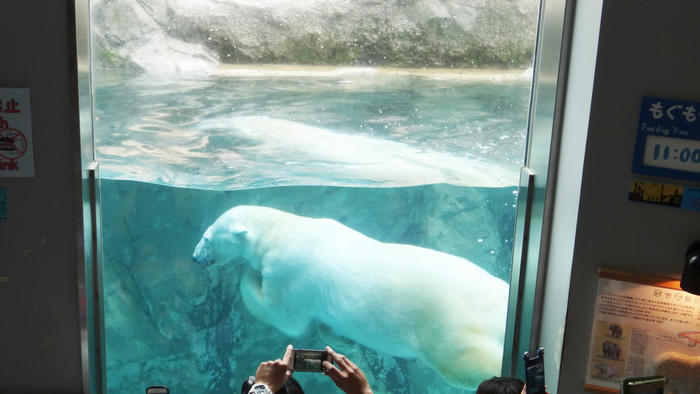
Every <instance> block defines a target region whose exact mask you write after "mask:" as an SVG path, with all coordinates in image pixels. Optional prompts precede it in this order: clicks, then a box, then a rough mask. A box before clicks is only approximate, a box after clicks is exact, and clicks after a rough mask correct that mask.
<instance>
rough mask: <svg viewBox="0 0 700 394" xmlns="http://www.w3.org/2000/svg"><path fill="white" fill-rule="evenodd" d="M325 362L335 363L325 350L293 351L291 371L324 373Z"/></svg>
mask: <svg viewBox="0 0 700 394" xmlns="http://www.w3.org/2000/svg"><path fill="white" fill-rule="evenodd" d="M324 360H326V361H328V362H331V363H332V362H333V361H332V359H331V355H330V354H328V352H326V351H325V350H308V349H292V365H291V367H290V369H291V370H292V371H294V372H323V371H324V368H323V361H324Z"/></svg>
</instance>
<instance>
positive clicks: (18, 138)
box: [0, 88, 34, 178]
mask: <svg viewBox="0 0 700 394" xmlns="http://www.w3.org/2000/svg"><path fill="white" fill-rule="evenodd" d="M33 176H34V149H33V146H32V114H31V102H30V99H29V89H27V88H0V178H9V177H33Z"/></svg>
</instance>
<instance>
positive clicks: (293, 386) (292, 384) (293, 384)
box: [280, 376, 304, 394]
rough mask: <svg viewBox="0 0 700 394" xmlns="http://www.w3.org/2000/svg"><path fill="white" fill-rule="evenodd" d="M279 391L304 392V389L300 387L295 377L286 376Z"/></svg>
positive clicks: (291, 393) (287, 393)
mask: <svg viewBox="0 0 700 394" xmlns="http://www.w3.org/2000/svg"><path fill="white" fill-rule="evenodd" d="M285 390H286V391H285ZM280 392H282V393H286V394H304V390H302V389H301V385H300V384H299V382H297V381H296V379H294V378H293V377H291V376H290V377H289V378H287V381H286V382H284V387H282V390H280Z"/></svg>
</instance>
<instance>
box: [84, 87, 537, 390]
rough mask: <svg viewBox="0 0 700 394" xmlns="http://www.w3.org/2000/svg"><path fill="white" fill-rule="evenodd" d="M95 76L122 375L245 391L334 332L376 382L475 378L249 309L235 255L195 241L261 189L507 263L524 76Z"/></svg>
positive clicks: (139, 385)
mask: <svg viewBox="0 0 700 394" xmlns="http://www.w3.org/2000/svg"><path fill="white" fill-rule="evenodd" d="M95 85H96V86H98V88H97V89H96V91H95V105H96V108H95V116H96V121H95V125H96V140H97V144H96V145H97V151H98V158H99V160H100V163H101V174H102V177H103V180H102V209H103V228H104V234H103V247H104V278H103V281H104V288H105V319H106V330H105V331H106V336H105V341H106V347H107V349H106V353H107V367H108V371H107V384H108V390H109V392H110V393H135V392H143V391H144V390H145V387H147V386H148V385H155V384H164V385H167V386H169V387H170V388H171V392H172V393H231V392H237V391H238V390H239V387H240V384H241V382H242V381H243V379H245V378H246V377H247V376H248V375H252V374H254V372H255V368H256V367H257V364H258V363H259V362H260V361H264V360H268V359H274V358H278V357H280V356H281V354H282V351H283V349H284V347H285V346H286V344H288V343H292V344H294V345H295V346H296V347H301V348H321V347H323V346H325V345H326V344H330V345H331V346H333V347H334V348H336V350H338V351H340V352H342V353H344V354H346V355H348V356H349V357H350V358H351V359H352V360H353V361H355V362H356V363H357V364H358V365H359V366H360V367H361V368H362V369H363V370H364V371H365V372H366V374H367V376H368V378H369V380H370V383H371V384H372V387H373V389H374V390H375V393H382V392H391V393H427V392H431V393H434V392H440V393H463V392H469V391H468V390H464V389H460V388H457V387H453V386H449V385H446V384H441V383H443V382H444V381H443V380H442V378H441V376H440V375H439V374H438V373H436V372H435V371H433V370H432V369H430V368H429V367H427V366H426V365H425V364H424V363H423V362H421V361H419V360H411V359H404V358H396V357H390V356H388V355H383V354H379V353H377V352H375V351H373V350H372V349H369V348H367V347H364V346H362V345H359V344H355V343H353V342H351V341H349V340H347V339H345V338H342V337H337V336H333V335H329V334H328V332H327V331H324V329H323V327H315V326H314V327H310V328H309V329H308V330H307V331H306V332H305V333H303V334H302V335H300V336H299V337H294V338H291V337H287V336H285V335H283V334H282V333H280V332H279V331H278V330H276V329H275V328H272V327H270V326H267V325H266V324H264V323H262V322H260V321H257V319H255V318H254V317H253V316H252V315H251V314H250V312H249V311H247V310H246V308H245V306H244V305H243V304H242V301H241V300H240V294H239V292H238V278H239V276H240V271H238V270H237V269H233V268H231V267H232V266H231V265H215V266H211V267H202V266H199V265H196V264H194V263H193V262H192V261H191V255H192V252H193V249H194V246H195V245H196V243H197V241H198V240H199V238H200V237H201V236H202V233H203V232H204V230H205V229H206V228H207V227H208V226H209V225H210V224H211V223H212V222H213V221H214V220H215V219H216V218H217V217H218V216H219V215H220V214H221V213H223V212H224V211H225V210H226V209H228V208H230V207H232V206H235V205H239V204H250V205H262V206H269V207H274V208H278V209H281V210H284V211H288V212H293V213H296V214H299V215H303V216H312V217H327V218H332V219H334V220H337V221H338V222H340V223H343V224H345V225H346V226H348V227H350V228H353V229H355V230H357V231H360V232H361V233H363V234H365V235H367V236H369V237H371V238H374V239H377V240H380V241H384V242H395V243H403V244H411V245H417V246H422V247H426V248H430V249H435V250H439V251H443V252H446V253H450V254H453V255H456V256H460V257H463V258H466V259H468V260H470V261H472V262H473V263H475V264H477V265H479V266H481V267H483V268H484V269H485V270H487V271H488V272H489V273H491V274H492V275H494V276H496V277H499V278H502V279H504V280H507V278H508V276H509V272H510V260H511V251H512V237H513V234H512V232H513V220H514V215H515V201H516V197H517V191H516V187H515V186H514V185H515V184H516V181H517V179H516V178H512V179H511V178H509V177H511V176H512V174H515V173H517V168H519V166H520V163H521V162H522V156H523V150H524V141H525V124H526V116H527V104H528V97H529V93H528V91H529V90H528V83H527V82H525V81H510V82H468V81H464V80H458V79H454V78H451V79H445V80H440V79H435V78H424V77H419V76H380V75H374V74H370V75H360V76H358V75H340V76H335V77H332V78H331V77H326V78H318V79H313V78H289V77H287V78H282V77H277V78H265V79H262V78H250V77H238V78H231V77H229V78H223V77H212V78H208V79H198V80H196V79H180V80H160V81H159V80H155V79H146V78H136V79H128V78H126V79H124V78H118V79H112V80H110V81H107V80H105V79H102V80H100V78H99V74H98V76H97V77H96V80H95ZM470 169H471V170H473V169H476V170H478V173H477V174H471V173H470V171H469V170H470ZM489 171H493V173H490V172H489ZM436 269H439V268H436ZM427 280H429V279H427ZM381 302H392V301H391V300H382V301H381ZM455 307H456V308H468V305H459V306H455ZM474 362H475V363H478V360H474ZM295 377H296V378H297V379H298V380H299V381H300V382H301V384H302V386H303V387H304V389H305V391H306V392H308V393H324V392H335V390H336V389H335V387H334V386H333V385H332V383H331V382H330V380H328V378H326V377H324V376H322V375H317V374H309V373H307V374H302V373H297V374H295ZM435 384H438V385H439V386H440V387H439V388H436V387H435Z"/></svg>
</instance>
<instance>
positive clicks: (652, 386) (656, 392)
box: [622, 376, 666, 394]
mask: <svg viewBox="0 0 700 394" xmlns="http://www.w3.org/2000/svg"><path fill="white" fill-rule="evenodd" d="M665 384H666V378H664V377H663V376H647V377H643V378H627V379H625V380H623V381H622V394H664V385H665Z"/></svg>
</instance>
